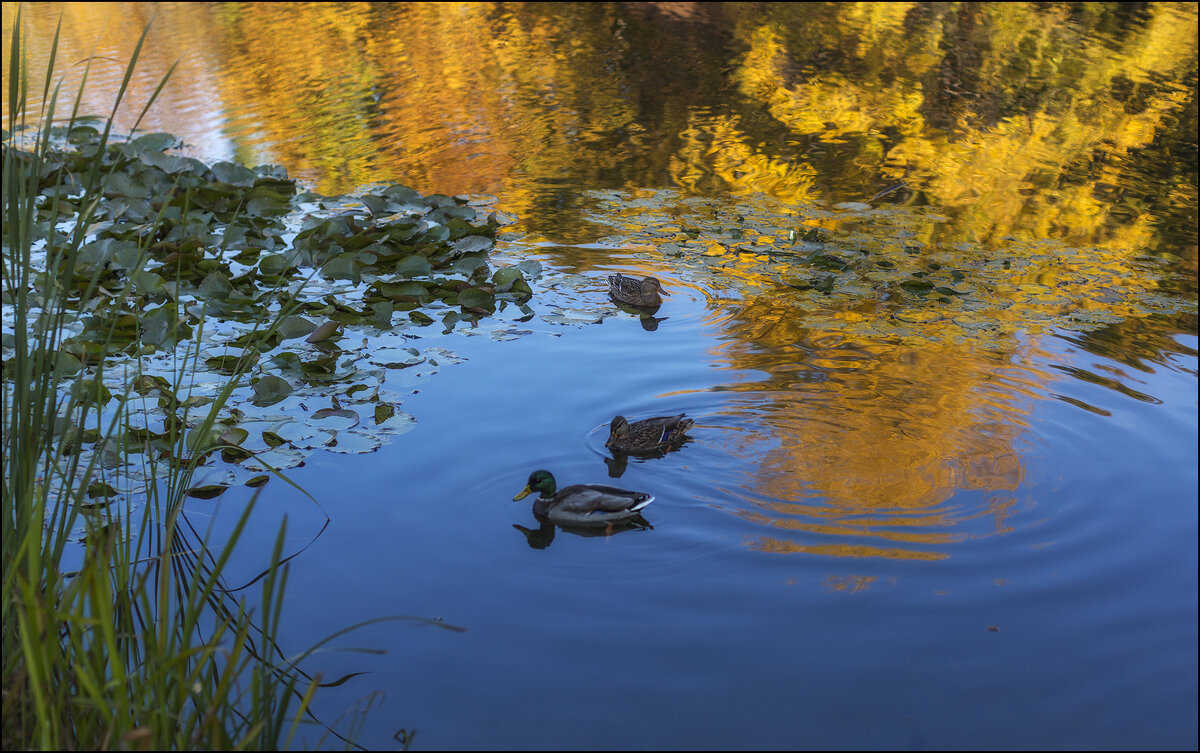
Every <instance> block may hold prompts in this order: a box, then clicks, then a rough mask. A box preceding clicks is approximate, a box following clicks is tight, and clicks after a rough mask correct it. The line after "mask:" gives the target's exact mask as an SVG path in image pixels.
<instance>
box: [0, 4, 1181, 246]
mask: <svg viewBox="0 0 1200 753" xmlns="http://www.w3.org/2000/svg"><path fill="white" fill-rule="evenodd" d="M10 5H11V4H5V23H6V24H11V17H12V13H11V12H10ZM39 8H41V6H32V7H31V8H30V12H29V13H28V14H27V15H28V18H29V19H30V24H31V39H32V40H33V46H34V48H36V49H32V50H31V59H35V58H37V57H38V56H39V55H41V56H42V57H44V53H45V50H44V47H45V44H46V40H48V39H50V38H51V37H52V30H53V24H54V22H55V20H56V18H57V10H56V9H55V10H54V12H51V8H50V6H45V7H44V9H41V10H40V11H39ZM116 8H118V9H119V12H116V11H114V6H111V5H104V6H97V5H94V4H88V3H78V4H67V5H66V6H65V7H64V13H65V19H66V24H65V29H64V35H63V40H62V43H61V44H62V54H60V59H62V60H64V61H71V62H70V63H67V64H66V65H67V66H71V65H73V64H74V61H77V60H80V59H82V58H84V57H86V56H87V54H88V52H89V51H90V50H91V45H92V44H93V41H94V39H93V36H92V35H93V34H94V30H95V29H97V28H100V26H101V18H100V16H103V20H104V21H105V22H107V23H108V24H109V26H108V28H109V31H108V33H106V35H105V37H104V41H103V43H102V44H101V46H100V48H99V53H100V54H101V55H102V56H103V57H104V58H108V59H111V60H115V61H124V60H125V59H127V57H128V53H129V52H130V50H131V47H132V45H133V43H134V41H135V40H136V39H137V36H138V33H139V32H140V28H141V25H142V24H143V23H144V22H145V21H146V20H148V18H149V16H150V15H151V12H150V9H149V8H148V6H145V5H142V4H136V3H126V4H118V5H117V6H116ZM155 25H156V29H155V30H152V33H151V36H150V37H149V39H148V43H147V46H146V48H145V50H144V57H145V59H146V61H147V65H145V66H144V69H145V70H144V74H143V75H142V76H140V77H139V78H138V79H136V80H135V82H134V89H133V91H134V96H133V97H132V98H131V99H132V101H133V102H135V103H136V102H137V101H138V100H139V97H141V101H145V97H146V96H148V94H149V92H150V91H152V89H153V82H154V81H155V80H156V77H157V75H159V72H161V71H162V70H165V69H166V67H167V66H169V64H170V62H172V61H173V60H174V59H175V57H176V56H178V55H180V54H181V53H182V52H184V51H187V54H186V55H185V56H184V58H183V60H182V67H181V69H180V70H179V72H178V73H177V75H176V79H177V81H178V82H180V84H177V86H179V85H182V86H194V85H195V83H196V82H200V84H201V85H200V87H199V88H200V91H199V93H196V92H188V93H187V94H185V95H184V97H183V100H181V99H180V98H179V94H178V93H177V92H178V91H179V90H172V89H169V90H168V91H167V92H166V94H165V96H166V98H167V99H166V103H167V104H166V106H164V107H161V108H159V110H160V112H159V113H158V114H157V115H156V119H155V120H154V121H153V122H152V123H151V126H150V127H154V128H162V129H165V130H170V131H172V132H174V133H177V134H179V135H181V136H184V137H185V138H186V139H188V140H189V141H192V142H193V143H198V144H202V143H203V141H204V140H205V139H212V138H213V134H216V133H223V134H224V135H225V138H227V139H229V140H230V142H231V145H232V150H231V152H232V153H231V154H230V155H222V156H231V157H235V158H238V159H243V160H245V161H253V162H259V161H275V162H279V163H282V164H284V165H285V166H287V167H288V168H289V169H290V170H291V171H292V173H293V174H296V175H297V176H299V177H301V178H305V179H308V180H311V181H313V182H315V183H317V184H318V188H319V189H320V190H323V191H343V190H350V189H353V188H355V187H357V186H359V185H362V184H365V183H371V182H375V181H380V180H399V181H405V182H408V183H410V184H412V185H413V186H414V187H415V188H418V189H419V190H422V191H439V192H445V193H459V192H474V193H494V194H499V195H502V196H503V198H504V201H505V208H507V209H508V210H509V211H512V212H515V213H517V214H518V215H519V216H522V217H524V218H526V221H527V222H529V223H531V224H533V225H534V226H537V225H539V224H540V225H541V226H542V227H545V228H559V232H560V233H562V234H570V233H572V232H573V231H574V230H575V229H576V228H578V226H579V218H578V209H579V207H580V203H579V193H580V190H581V189H583V188H594V187H608V188H639V187H662V186H665V185H675V186H678V187H683V188H687V189H689V190H698V191H706V192H708V191H715V190H722V191H724V190H728V191H732V192H733V193H735V194H749V193H767V194H770V195H773V196H776V197H778V198H781V199H785V200H792V201H808V200H812V199H815V198H826V199H834V200H845V199H857V200H862V199H865V198H867V197H869V196H872V195H874V194H875V193H877V192H878V191H880V190H882V189H883V188H886V187H887V186H889V185H891V184H895V183H896V182H903V183H904V184H905V186H906V188H905V189H904V190H903V191H901V192H899V193H897V194H893V199H896V198H901V197H904V196H907V197H908V198H909V200H912V201H919V202H920V203H926V204H931V205H934V206H937V207H938V208H939V209H941V210H943V211H946V212H949V213H950V214H951V218H952V222H951V223H950V224H949V225H948V227H947V231H948V233H947V236H946V237H947V239H949V240H965V241H968V242H996V241H999V240H1000V239H1003V238H1005V237H1007V236H1009V235H1013V234H1017V235H1024V236H1027V237H1035V238H1058V239H1061V240H1063V241H1066V242H1070V243H1096V244H1105V245H1111V246H1121V247H1125V248H1133V247H1145V246H1146V245H1147V244H1150V245H1153V244H1154V243H1155V238H1156V237H1159V236H1161V235H1162V234H1163V233H1166V232H1170V231H1171V229H1170V228H1166V227H1163V224H1162V219H1163V216H1164V212H1166V213H1167V214H1168V215H1178V216H1179V217H1180V218H1185V217H1189V216H1190V217H1191V218H1192V219H1193V223H1192V224H1194V216H1195V205H1196V186H1195V173H1196V167H1195V156H1194V139H1195V136H1194V129H1195V118H1194V115H1192V116H1189V115H1188V113H1191V112H1193V111H1194V109H1195V76H1196V11H1195V8H1194V6H1193V5H1191V4H1187V3H1152V4H1147V5H1145V6H1134V5H1130V4H1120V3H1117V4H1100V3H1097V4H1053V3H1051V4H1045V3H1039V4H1023V3H992V4H986V3H985V4H923V3H830V4H819V5H817V4H800V3H774V4H741V3H730V4H718V3H700V4H688V3H682V4H681V3H666V4H655V3H612V4H609V3H579V4H569V3H558V4H539V3H529V4H522V3H513V4H508V3H405V4H395V5H391V4H388V5H382V4H369V3H303V4H291V3H226V4H220V5H209V4H177V5H169V6H166V7H165V8H163V9H162V12H160V13H158V14H157V17H156V18H155ZM39 45H40V47H38V46H39ZM97 65H98V66H99V67H100V68H104V66H105V65H106V63H104V61H103V60H98V61H97ZM114 75H115V74H114ZM111 77H112V76H108V78H111ZM101 78H104V77H103V76H101ZM206 82H207V83H206ZM184 91H186V90H184ZM185 100H186V101H185ZM92 109H93V110H95V111H100V112H103V108H102V107H93V108H92ZM246 113H249V114H251V115H252V120H251V121H250V122H247V123H246V124H244V125H243V123H242V120H243V118H245V117H246V116H245V114H246ZM205 134H208V135H207V136H206V135H205ZM1180 137H1181V138H1182V141H1181V140H1180ZM1189 141H1190V142H1193V147H1192V149H1191V152H1190V154H1191V156H1190V157H1189V156H1188V154H1189V152H1188V151H1187V150H1186V149H1183V148H1179V147H1178V146H1177V145H1178V144H1182V145H1183V146H1186V143H1187V142H1189ZM264 147H269V149H270V152H271V153H270V154H269V155H264V154H261V153H260V150H262V149H263V148H264ZM1147 162H1153V166H1154V170H1155V175H1156V180H1154V181H1147V180H1145V179H1144V177H1143V176H1141V174H1140V171H1141V170H1142V169H1143V168H1144V167H1146V163H1147ZM1151 207H1157V208H1159V209H1160V210H1161V211H1158V212H1154V211H1148V210H1149V209H1150V208H1151ZM1171 208H1175V209H1174V210H1173V209H1171ZM1175 210H1177V211H1175ZM1189 210H1190V214H1189ZM535 229H540V228H536V227H535ZM1193 235H1194V234H1193ZM1191 245H1192V246H1194V242H1193V243H1192V244H1191ZM1192 253H1193V254H1194V249H1193V251H1192Z"/></svg>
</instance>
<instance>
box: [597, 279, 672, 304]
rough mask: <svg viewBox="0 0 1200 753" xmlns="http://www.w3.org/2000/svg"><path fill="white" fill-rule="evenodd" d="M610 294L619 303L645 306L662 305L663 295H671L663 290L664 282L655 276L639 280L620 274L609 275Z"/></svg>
mask: <svg viewBox="0 0 1200 753" xmlns="http://www.w3.org/2000/svg"><path fill="white" fill-rule="evenodd" d="M608 294H609V295H611V296H612V298H613V300H614V301H618V302H619V303H627V304H629V305H630V306H642V307H645V308H650V307H653V306H660V305H662V297H661V296H664V295H670V293H668V292H667V291H665V290H663V287H662V283H660V282H659V281H658V280H656V279H655V278H653V277H649V276H647V277H643V278H642V279H640V280H639V279H637V278H636V277H626V276H624V275H620V274H616V275H610V276H609V278H608Z"/></svg>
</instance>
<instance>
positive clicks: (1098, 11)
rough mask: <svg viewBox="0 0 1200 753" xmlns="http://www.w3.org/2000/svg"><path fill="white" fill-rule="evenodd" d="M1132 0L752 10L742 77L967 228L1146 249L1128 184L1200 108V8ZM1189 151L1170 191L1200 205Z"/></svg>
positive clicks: (743, 13) (976, 236)
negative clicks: (1140, 164)
mask: <svg viewBox="0 0 1200 753" xmlns="http://www.w3.org/2000/svg"><path fill="white" fill-rule="evenodd" d="M1119 5H1120V4H1117V5H1112V4H1088V5H1082V6H1079V5H1076V6H1067V5H1062V4H1050V5H1046V4H1022V3H996V4H963V5H925V4H901V3H882V4H876V3H842V4H828V5H825V6H820V7H818V8H813V6H811V5H801V4H786V3H784V4H777V5H770V6H768V7H767V8H766V10H764V11H762V12H759V9H753V10H752V9H749V8H743V7H740V6H738V7H736V8H734V9H731V12H733V13H735V14H736V15H737V16H738V24H737V25H738V34H739V36H741V37H742V38H743V39H745V40H746V41H747V43H748V44H749V48H750V49H749V51H748V52H747V54H746V55H745V57H744V59H743V61H742V65H741V67H740V69H739V71H738V73H737V74H736V75H737V77H738V79H739V81H740V84H741V88H742V91H743V92H744V93H745V94H746V95H747V96H749V97H752V98H754V99H757V100H760V101H761V102H763V104H764V106H766V107H767V108H768V110H769V111H770V113H771V115H772V116H773V117H774V118H776V119H777V120H778V121H780V122H781V123H783V124H785V125H786V126H787V127H788V128H789V129H790V130H792V131H793V132H795V133H797V134H810V135H813V136H815V137H817V138H819V139H820V140H822V141H827V142H839V141H841V142H850V143H853V144H855V149H856V151H857V155H858V159H859V160H862V159H865V160H867V161H871V162H873V163H874V167H875V172H876V174H877V175H878V176H879V177H881V178H886V179H890V180H897V181H903V182H904V183H905V184H906V185H907V186H908V187H909V188H910V189H912V190H915V191H918V192H920V193H921V194H922V195H923V196H924V198H925V200H926V201H927V202H928V203H930V204H932V205H934V206H937V207H939V208H942V209H944V210H947V211H952V212H953V213H954V215H955V219H956V221H955V223H954V225H953V228H954V232H955V236H956V237H957V238H960V239H967V240H971V241H988V240H996V239H999V238H1003V237H1006V236H1008V235H1010V234H1013V233H1023V234H1027V235H1028V236H1030V237H1037V238H1051V237H1053V238H1061V239H1063V240H1067V241H1070V242H1075V243H1099V242H1103V243H1106V244H1108V243H1111V244H1112V245H1123V246H1125V247H1131V246H1144V245H1145V243H1146V242H1147V240H1148V237H1149V236H1150V235H1151V233H1152V232H1153V230H1154V222H1155V220H1156V218H1155V217H1154V216H1152V215H1150V214H1149V213H1142V212H1139V211H1138V206H1137V202H1129V201H1124V200H1122V199H1123V198H1125V191H1123V190H1122V189H1123V187H1124V186H1125V185H1126V184H1129V183H1131V182H1133V181H1137V184H1143V183H1144V181H1141V180H1138V178H1137V174H1136V171H1135V170H1132V169H1131V168H1133V167H1135V165H1136V162H1137V161H1138V159H1139V152H1140V150H1145V149H1152V148H1153V147H1154V146H1155V145H1156V143H1158V142H1160V141H1161V140H1163V139H1164V137H1165V136H1168V135H1169V134H1170V133H1171V132H1172V131H1174V130H1175V129H1176V128H1177V127H1178V126H1179V121H1180V119H1181V118H1180V116H1181V114H1182V113H1183V112H1184V111H1185V110H1186V109H1187V108H1188V107H1189V103H1190V106H1191V107H1193V108H1194V99H1195V76H1196V10H1195V7H1194V6H1193V5H1192V4H1177V3H1153V4H1149V5H1148V6H1145V7H1139V8H1132V7H1126V8H1121V7H1117V6H1119ZM1192 139H1193V140H1194V130H1193V134H1192ZM1187 159H1188V158H1187V156H1186V155H1183V154H1180V155H1175V161H1176V162H1177V163H1178V167H1177V168H1176V170H1174V171H1172V172H1173V173H1174V174H1173V175H1169V176H1168V177H1167V180H1166V184H1167V185H1164V186H1161V187H1159V188H1158V189H1156V190H1158V191H1160V192H1161V193H1162V196H1160V198H1161V199H1162V200H1164V201H1165V202H1166V203H1168V204H1170V205H1181V206H1190V207H1192V208H1193V210H1192V211H1193V212H1194V207H1195V205H1196V196H1195V182H1194V180H1195V165H1194V156H1193V157H1192V158H1191V160H1192V164H1191V166H1190V176H1191V180H1190V181H1189V180H1188V172H1189V171H1188V169H1187V168H1188V165H1187V162H1186V161H1187ZM1180 168H1182V169H1180ZM1128 198H1131V199H1132V198H1133V197H1132V196H1130V197H1128Z"/></svg>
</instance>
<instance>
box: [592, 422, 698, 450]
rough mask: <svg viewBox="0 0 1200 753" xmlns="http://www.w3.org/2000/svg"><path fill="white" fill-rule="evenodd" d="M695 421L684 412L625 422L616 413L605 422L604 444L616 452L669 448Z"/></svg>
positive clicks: (681, 437) (680, 438)
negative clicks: (605, 435) (605, 437)
mask: <svg viewBox="0 0 1200 753" xmlns="http://www.w3.org/2000/svg"><path fill="white" fill-rule="evenodd" d="M694 423H696V422H695V421H693V420H692V419H690V418H688V417H687V414H686V413H680V414H679V415H678V416H654V417H653V418H644V419H642V420H641V421H634V422H633V423H629V421H627V420H626V419H625V417H624V416H617V417H616V418H614V419H613V420H612V423H611V424H609V426H608V441H607V442H605V443H604V446H605V447H608V448H609V449H612V450H616V451H617V452H624V453H633V454H645V453H653V452H662V451H665V450H669V449H670V447H671V445H672V444H675V443H676V442H679V441H680V440H682V439H683V433H684V432H685V431H687V430H688V429H689V428H691V426H692V425H693V424H694Z"/></svg>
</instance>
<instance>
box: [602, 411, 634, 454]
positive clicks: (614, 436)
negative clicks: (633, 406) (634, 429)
mask: <svg viewBox="0 0 1200 753" xmlns="http://www.w3.org/2000/svg"><path fill="white" fill-rule="evenodd" d="M627 436H629V422H628V421H626V420H625V417H624V416H617V417H616V418H614V419H613V420H612V423H611V424H609V425H608V441H607V442H605V443H604V446H605V447H612V446H613V442H615V441H617V440H618V439H621V438H622V437H627Z"/></svg>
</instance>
